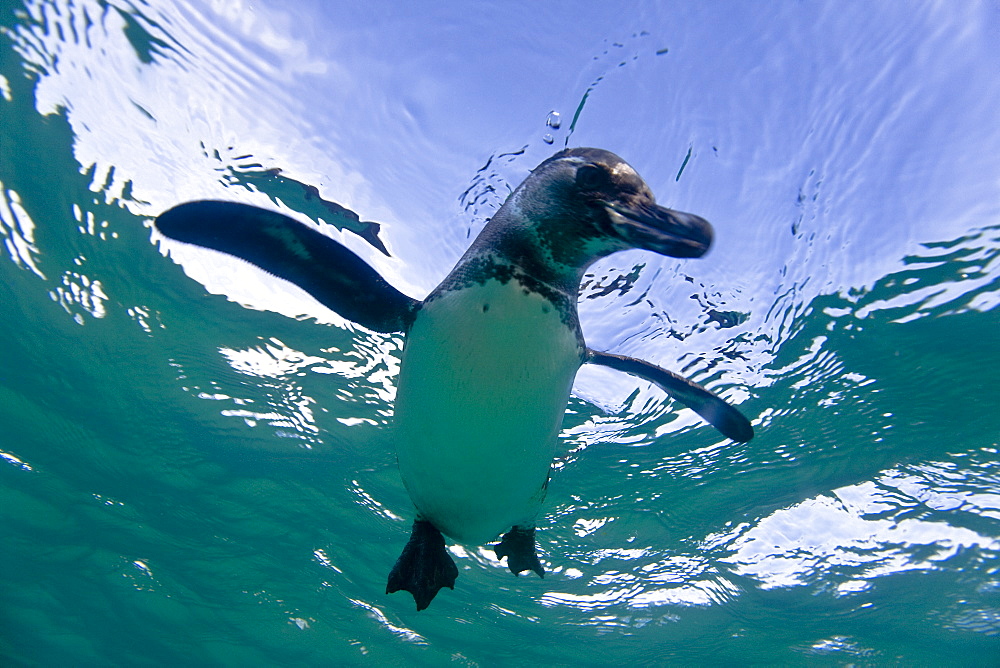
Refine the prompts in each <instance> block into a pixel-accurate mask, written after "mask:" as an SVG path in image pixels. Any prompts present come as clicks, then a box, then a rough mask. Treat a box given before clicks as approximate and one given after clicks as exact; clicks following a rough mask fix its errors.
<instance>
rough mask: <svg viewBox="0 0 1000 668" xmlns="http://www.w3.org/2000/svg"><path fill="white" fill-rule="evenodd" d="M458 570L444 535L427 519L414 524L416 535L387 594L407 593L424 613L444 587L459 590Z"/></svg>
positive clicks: (392, 576) (399, 561)
mask: <svg viewBox="0 0 1000 668" xmlns="http://www.w3.org/2000/svg"><path fill="white" fill-rule="evenodd" d="M457 577H458V567H457V566H455V562H454V560H453V559H452V558H451V556H450V555H449V554H448V550H446V549H445V547H444V536H442V535H441V532H440V531H438V530H437V529H436V528H435V527H434V525H433V524H431V523H430V522H428V521H426V520H420V519H418V520H416V521H414V522H413V533H411V534H410V540H409V542H407V543H406V547H404V548H403V553H402V554H401V555H399V559H397V560H396V565H395V566H393V567H392V571H390V573H389V582H388V584H387V585H386V587H385V593H386V594H391V593H393V592H397V591H400V590H405V591H408V592H410V593H411V594H413V600H414V601H415V602H416V604H417V610H418V611H420V610H423V609H424V608H426V607H427V606H428V605H430V604H431V601H432V600H434V597H435V596H436V595H437V593H438V590H440V589H441V587H448V588H449V589H454V588H455V578H457Z"/></svg>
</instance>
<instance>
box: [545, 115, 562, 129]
mask: <svg viewBox="0 0 1000 668" xmlns="http://www.w3.org/2000/svg"><path fill="white" fill-rule="evenodd" d="M545 125H546V126H548V127H550V128H552V129H553V130H558V129H559V128H560V127H561V126H562V116H561V115H560V114H559V112H558V111H552V112H549V117H548V118H546V119H545Z"/></svg>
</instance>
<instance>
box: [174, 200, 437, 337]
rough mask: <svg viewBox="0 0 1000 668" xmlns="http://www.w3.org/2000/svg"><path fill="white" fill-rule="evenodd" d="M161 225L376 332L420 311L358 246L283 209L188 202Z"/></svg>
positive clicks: (403, 324)
mask: <svg viewBox="0 0 1000 668" xmlns="http://www.w3.org/2000/svg"><path fill="white" fill-rule="evenodd" d="M156 229H158V230H159V231H160V232H161V233H163V235H164V236H167V237H169V238H171V239H176V240H177V241H183V242H185V243H189V244H195V245H197V246H203V247H204V248H211V249H213V250H217V251H222V252H223V253H227V254H229V255H233V256H235V257H238V258H240V259H242V260H246V261H247V262H250V263H251V264H254V265H256V266H258V267H260V268H261V269H263V270H264V271H266V272H268V273H271V274H273V275H275V276H277V277H278V278H283V279H285V280H286V281H290V282H292V283H294V284H295V285H297V286H299V287H300V288H302V289H303V290H305V291H306V292H308V293H309V294H310V295H312V296H313V297H315V298H316V300H317V301H319V302H320V303H321V304H323V305H324V306H327V307H328V308H330V309H332V310H333V311H336V312H337V313H339V314H340V315H342V316H343V317H345V318H347V319H348V320H350V321H352V322H356V323H358V324H359V325H362V326H363V327H367V328H369V329H373V330H375V331H378V332H405V331H406V330H407V329H409V326H410V324H412V322H413V318H414V316H415V315H416V312H417V310H418V309H419V308H420V302H419V301H417V300H416V299H413V298H411V297H407V296H406V295H404V294H403V293H402V292H400V291H399V290H397V289H396V288H394V287H392V286H391V285H389V284H388V283H387V282H386V281H385V279H384V278H382V276H380V275H379V273H378V272H377V271H375V270H374V269H372V268H371V266H369V265H368V263H366V262H365V261H364V260H362V259H361V258H360V257H358V256H357V255H355V254H354V253H353V252H352V251H350V250H348V249H347V248H346V247H344V246H343V245H341V244H340V243H338V242H337V241H335V240H333V239H331V238H330V237H328V236H326V235H324V234H321V233H320V232H318V231H317V230H314V229H312V228H310V227H308V226H306V225H303V224H302V223H300V222H298V221H296V220H293V219H292V218H289V217H288V216H285V215H283V214H280V213H278V212H277V211H269V210H267V209H261V208H258V207H255V206H250V205H248V204H239V203H236V202H217V201H207V200H206V201H199V202H188V203H186V204H181V205H179V206H175V207H174V208H172V209H170V210H169V211H166V212H165V213H162V214H160V216H159V217H158V218H157V219H156Z"/></svg>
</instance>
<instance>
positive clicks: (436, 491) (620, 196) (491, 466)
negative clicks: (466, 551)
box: [155, 148, 754, 611]
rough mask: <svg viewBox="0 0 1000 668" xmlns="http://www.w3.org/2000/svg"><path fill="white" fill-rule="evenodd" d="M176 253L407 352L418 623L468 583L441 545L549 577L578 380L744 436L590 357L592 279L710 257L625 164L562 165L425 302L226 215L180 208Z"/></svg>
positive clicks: (405, 561) (395, 577) (718, 409)
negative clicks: (244, 275)
mask: <svg viewBox="0 0 1000 668" xmlns="http://www.w3.org/2000/svg"><path fill="white" fill-rule="evenodd" d="M155 226H156V228H157V229H158V230H159V231H160V233H162V234H163V235H164V236H165V237H168V238H170V239H174V240H177V241H181V242H185V243H189V244H195V245H198V246H202V247H205V248H209V249H213V250H216V251H221V252H223V253H227V254H229V255H233V256H235V257H238V258H241V259H243V260H246V261H248V262H250V263H252V264H254V265H256V266H257V267H259V268H261V269H263V270H265V271H267V272H269V273H271V274H273V275H275V276H277V277H279V278H281V279H284V280H287V281H290V282H292V283H294V284H296V285H298V286H299V287H301V288H303V289H304V290H306V292H308V293H309V294H311V295H312V296H313V297H315V298H316V299H317V300H318V301H320V302H321V303H323V304H324V305H326V306H327V307H329V308H331V309H332V310H334V311H336V312H337V313H339V314H340V315H342V316H343V317H345V318H346V319H348V320H351V321H352V322H355V323H357V324H359V325H361V326H363V327H366V328H369V329H372V330H375V331H379V332H402V333H404V334H405V343H404V346H403V352H402V361H401V364H400V371H399V378H398V385H397V393H396V399H395V407H394V413H395V415H394V434H393V438H394V441H395V445H396V454H397V461H398V465H399V471H400V475H401V477H402V481H403V484H404V486H405V488H406V490H407V492H408V494H409V496H410V498H411V500H412V501H413V505H414V507H415V509H416V516H415V519H414V522H413V526H412V531H411V535H410V539H409V541H408V542H407V543H406V545H405V546H404V548H403V552H402V554H401V555H400V557H399V559H398V560H397V561H396V563H395V565H394V566H393V568H392V570H391V571H390V574H389V579H388V583H387V586H386V593H387V594H390V593H393V592H396V591H408V592H409V593H410V594H411V595H412V596H413V599H414V601H415V603H416V607H417V610H418V611H419V610H423V609H425V608H426V607H427V606H428V605H429V604H430V602H431V600H433V598H434V597H435V596H436V595H437V593H438V591H439V590H440V589H441V588H442V587H448V588H450V589H454V585H455V580H456V578H457V576H458V569H457V567H456V565H455V562H454V560H453V559H452V558H451V556H450V555H449V554H448V551H447V549H446V544H445V538H444V537H445V536H448V537H449V538H451V539H452V540H454V541H456V542H459V543H463V544H474V545H479V544H484V543H488V542H490V541H492V540H494V539H496V537H498V536H500V541H499V543H497V544H495V545H494V546H493V550H494V552H495V553H496V555H497V558H498V559H503V558H506V559H507V567H508V568H509V570H510V571H511V572H512V573H514V574H515V575H518V574H520V573H522V572H525V571H534V572H535V573H537V574H538V575H539V576H540V577H543V576H544V569H543V568H542V565H541V562H540V561H539V559H538V556H537V554H536V546H535V519H536V517H537V515H538V513H539V512H540V509H541V507H542V502H543V500H544V498H545V491H546V487H547V485H548V480H549V474H550V469H551V463H552V460H553V458H554V456H555V449H556V444H557V439H558V434H559V430H560V428H561V425H562V420H563V415H564V414H565V411H566V405H567V402H568V400H569V396H570V392H571V389H572V386H573V380H574V378H575V376H576V373H577V370H578V369H579V368H580V367H581V366H582V365H583V364H597V365H602V366H606V367H609V368H612V369H616V370H618V371H622V372H624V373H627V374H631V375H633V376H636V377H639V378H641V379H644V380H646V381H649V382H651V383H653V384H654V385H657V386H658V387H660V388H661V389H662V390H664V391H665V392H666V393H667V394H668V395H670V396H671V397H673V398H674V399H676V400H678V401H680V402H681V403H682V404H684V405H686V406H688V407H690V408H691V409H693V410H694V411H695V412H696V413H698V414H699V415H700V416H701V417H702V418H704V419H705V420H706V421H707V422H708V423H709V424H711V425H712V426H713V427H715V428H716V429H717V430H719V431H720V432H721V433H722V434H723V435H724V436H726V437H727V438H730V439H732V440H734V441H738V442H746V441H749V440H750V439H751V438H753V435H754V432H753V427H752V426H751V424H750V422H749V421H748V420H747V418H746V417H744V416H743V415H742V414H741V413H740V412H739V411H738V410H737V409H736V408H734V407H733V406H731V405H730V404H728V403H726V402H725V400H723V399H722V398H720V397H718V396H717V395H715V394H714V393H712V392H711V391H709V390H707V389H705V388H704V387H701V386H700V385H698V384H697V383H695V382H693V381H691V380H689V379H687V378H684V377H683V376H680V375H678V374H676V373H673V372H671V371H668V370H666V369H663V368H661V367H659V366H657V365H655V364H653V363H651V362H647V361H644V360H640V359H636V358H633V357H627V356H625V355H619V354H615V353H610V352H602V351H597V350H594V349H591V348H589V347H587V344H586V342H585V341H584V338H583V332H582V330H581V328H580V322H579V318H578V316H577V297H578V293H579V290H580V283H581V281H582V279H583V275H584V272H585V271H586V270H587V268H588V267H589V266H590V265H591V264H592V263H593V262H595V261H596V260H598V259H599V258H601V257H604V256H607V255H610V254H611V253H614V252H617V251H621V250H625V249H630V248H640V249H644V250H647V251H651V252H654V253H658V254H661V255H665V256H669V257H675V258H698V257H701V256H703V255H704V254H705V253H706V252H707V251H708V249H709V247H710V246H711V244H712V239H713V230H712V226H711V224H710V223H709V222H708V221H706V220H705V219H703V218H701V217H699V216H696V215H693V214H689V213H682V212H679V211H673V210H671V209H667V208H665V207H662V206H659V205H657V204H656V201H655V199H654V197H653V193H652V191H651V190H650V188H649V187H648V186H647V185H646V183H645V182H644V181H643V180H642V178H641V177H640V176H639V175H638V174H637V173H636V171H635V170H634V169H633V168H632V167H631V166H630V165H629V164H628V163H626V162H625V161H624V160H622V159H621V158H620V157H618V156H617V155H615V154H614V153H611V152H609V151H605V150H601V149H594V148H571V149H564V150H562V151H559V152H558V153H556V154H555V155H553V156H552V157H550V158H549V159H547V160H545V161H544V162H542V163H541V164H540V165H539V166H538V167H536V168H535V169H534V170H533V171H532V172H531V174H530V175H529V176H528V178H527V179H525V180H524V182H523V183H521V185H520V186H518V187H517V189H515V190H514V191H513V192H512V193H511V194H510V195H509V197H508V198H507V200H506V201H505V202H504V204H503V205H502V206H501V207H500V209H499V210H498V211H497V212H496V214H495V215H494V216H493V217H492V218H491V219H490V220H489V222H488V223H487V224H486V226H485V227H484V228H483V230H482V232H481V233H480V234H479V236H478V237H476V239H475V240H474V241H473V242H472V245H471V246H470V247H469V248H468V250H467V251H466V252H465V254H464V255H463V256H462V258H461V259H460V260H459V262H458V264H457V265H455V267H454V268H453V269H452V270H451V272H450V273H449V274H448V275H447V277H445V279H444V280H443V281H442V282H441V284H440V285H438V286H437V287H436V288H434V289H433V290H432V291H431V293H430V294H429V295H427V297H426V298H425V299H423V300H422V301H421V300H416V299H413V298H411V297H409V296H407V295H405V294H403V293H402V292H400V291H398V290H397V289H396V288H394V287H393V286H391V285H390V284H389V283H388V282H387V281H386V280H385V279H384V278H382V276H380V275H379V274H378V273H377V272H376V271H375V270H374V269H373V268H372V267H371V266H369V265H368V264H367V263H365V262H364V260H362V259H361V258H360V257H358V256H357V255H356V254H354V253H353V252H352V251H350V250H348V249H347V248H346V247H344V246H343V245H341V244H340V243H338V242H337V241H335V240H333V239H332V238H330V237H327V236H325V235H323V234H322V233H320V232H318V231H317V230H315V229H313V228H310V227H308V226H306V225H304V224H302V223H299V222H297V221H295V220H292V219H291V218H288V217H287V216H284V215H283V214H280V213H278V212H275V211H270V210H266V209H261V208H257V207H254V206H249V205H246V204H240V203H235V202H222V201H195V202H188V203H185V204H181V205H178V206H176V207H174V208H172V209H170V210H168V211H166V212H165V213H163V214H162V215H160V216H159V217H158V218H157V219H156V221H155Z"/></svg>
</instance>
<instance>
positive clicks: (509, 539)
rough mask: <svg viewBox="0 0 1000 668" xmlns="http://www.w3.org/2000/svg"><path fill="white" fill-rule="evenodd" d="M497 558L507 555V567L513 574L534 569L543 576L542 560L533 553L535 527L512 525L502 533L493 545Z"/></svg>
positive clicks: (539, 575)
mask: <svg viewBox="0 0 1000 668" xmlns="http://www.w3.org/2000/svg"><path fill="white" fill-rule="evenodd" d="M493 552H494V553H495V554H496V555H497V559H502V558H503V557H507V568H509V569H510V572H511V573H513V574H514V575H520V574H521V573H522V572H524V571H535V572H536V573H538V577H540V578H544V577H545V569H544V568H542V562H540V561H538V555H536V554H535V527H517V526H516V527H514V528H512V529H511V530H510V531H508V532H507V533H505V534H504V535H503V538H501V539H500V542H499V543H497V544H496V545H494V546H493Z"/></svg>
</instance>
